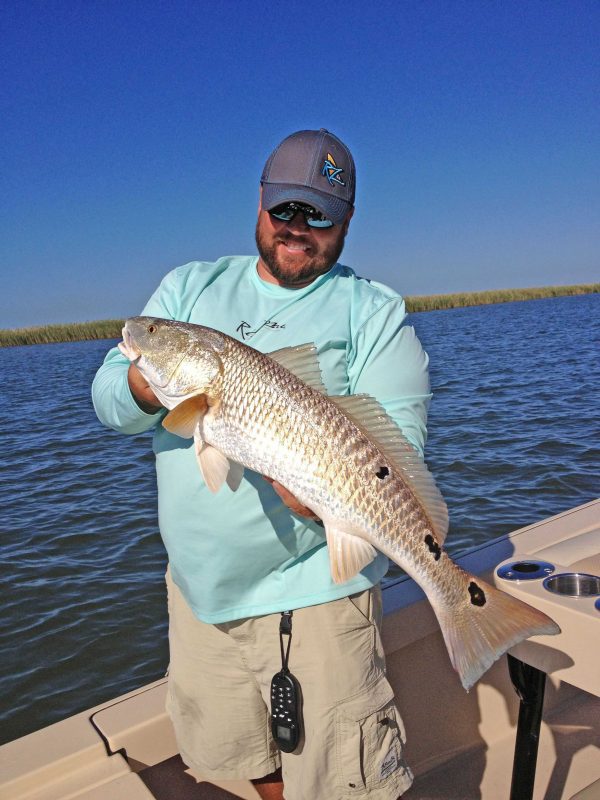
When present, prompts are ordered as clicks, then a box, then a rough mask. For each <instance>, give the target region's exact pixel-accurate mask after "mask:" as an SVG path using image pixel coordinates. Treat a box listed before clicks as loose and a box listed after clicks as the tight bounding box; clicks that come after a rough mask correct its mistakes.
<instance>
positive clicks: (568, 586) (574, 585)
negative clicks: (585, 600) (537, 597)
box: [543, 572, 600, 597]
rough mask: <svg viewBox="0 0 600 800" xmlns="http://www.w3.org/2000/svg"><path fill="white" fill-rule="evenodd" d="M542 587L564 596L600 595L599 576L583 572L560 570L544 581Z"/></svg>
mask: <svg viewBox="0 0 600 800" xmlns="http://www.w3.org/2000/svg"><path fill="white" fill-rule="evenodd" d="M543 586H544V589H547V590H548V591H549V592H553V593H554V594H560V595H563V596H564V597H597V596H598V595H600V577H599V576H598V575H586V574H585V573H583V572H561V573H560V574H558V575H551V576H550V577H549V578H546V580H545V581H544V584H543Z"/></svg>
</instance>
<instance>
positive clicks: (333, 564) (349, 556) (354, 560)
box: [325, 525, 377, 583]
mask: <svg viewBox="0 0 600 800" xmlns="http://www.w3.org/2000/svg"><path fill="white" fill-rule="evenodd" d="M325 533H326V534H327V548H328V550H329V567H330V569H331V577H332V578H333V580H334V581H335V583H345V581H348V580H350V578H352V577H353V576H354V575H356V573H357V572H360V571H361V569H363V568H364V567H366V566H367V564H370V563H371V561H373V559H374V558H375V556H376V555H377V550H375V548H374V547H373V545H371V544H369V543H368V542H365V540H364V539H360V538H359V537H358V536H354V534H352V533H347V532H346V531H344V530H341V529H340V528H333V527H331V526H330V525H326V526H325Z"/></svg>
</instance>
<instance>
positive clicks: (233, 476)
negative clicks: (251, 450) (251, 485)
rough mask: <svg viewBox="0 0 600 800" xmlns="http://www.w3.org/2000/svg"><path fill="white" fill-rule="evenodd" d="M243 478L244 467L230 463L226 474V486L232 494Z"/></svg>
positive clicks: (234, 462)
mask: <svg viewBox="0 0 600 800" xmlns="http://www.w3.org/2000/svg"><path fill="white" fill-rule="evenodd" d="M243 477H244V467H243V466H242V465H241V464H238V462H237V461H230V462H229V472H228V473H227V486H229V488H230V489H231V491H232V492H235V491H236V490H237V489H238V488H239V485H240V483H241V482H242V478H243Z"/></svg>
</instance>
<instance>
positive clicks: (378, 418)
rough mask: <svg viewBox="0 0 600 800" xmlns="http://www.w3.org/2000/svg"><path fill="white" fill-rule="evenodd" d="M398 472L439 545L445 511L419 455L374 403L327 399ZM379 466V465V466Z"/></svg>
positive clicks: (361, 399)
mask: <svg viewBox="0 0 600 800" xmlns="http://www.w3.org/2000/svg"><path fill="white" fill-rule="evenodd" d="M329 399H330V400H331V401H333V402H334V403H335V404H336V405H337V407H338V408H339V409H341V410H342V411H343V412H344V413H345V414H346V416H347V417H349V418H350V419H351V420H352V421H353V422H354V423H355V425H357V426H358V427H359V428H360V429H361V431H362V432H363V433H365V434H366V435H367V436H368V437H369V439H370V440H371V441H372V442H373V444H375V445H376V446H377V447H378V448H379V449H380V450H381V452H382V454H383V455H384V456H385V457H386V459H388V460H389V461H390V465H391V466H393V467H394V468H395V469H397V470H399V472H400V476H401V477H402V479H403V480H405V481H406V483H407V484H408V485H409V486H410V488H411V489H412V491H413V492H414V493H415V495H416V497H417V499H418V500H419V502H420V503H421V505H422V506H423V508H424V510H425V512H426V514H427V516H428V517H429V520H430V522H431V526H432V529H433V533H434V534H435V536H436V539H437V541H438V544H440V545H441V544H443V543H444V540H445V538H446V534H447V533H448V508H447V506H446V502H445V500H444V498H443V497H442V495H441V492H440V490H439V489H438V487H437V486H436V483H435V480H434V478H433V475H432V474H431V472H429V470H428V469H427V464H425V462H424V461H423V459H422V458H421V456H420V455H419V453H417V451H416V450H415V449H414V447H413V446H412V445H411V444H410V442H409V441H408V440H407V439H406V438H405V436H404V434H403V433H402V431H401V430H400V428H399V427H398V426H397V425H396V423H395V422H394V421H393V420H392V419H391V418H390V417H389V416H388V414H387V412H386V411H385V409H384V408H383V406H381V405H380V404H379V403H378V402H377V400H375V399H374V398H373V397H371V396H370V395H368V394H356V395H344V396H339V397H330V398H329ZM382 466H383V465H382Z"/></svg>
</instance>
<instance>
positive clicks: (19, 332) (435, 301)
mask: <svg viewBox="0 0 600 800" xmlns="http://www.w3.org/2000/svg"><path fill="white" fill-rule="evenodd" d="M599 292H600V283H582V284H577V285H573V286H544V287H539V288H532V289H497V290H490V291H485V292H457V293H455V294H433V295H416V296H413V297H405V298H404V300H405V302H406V309H407V311H409V312H413V313H415V312H419V311H439V310H443V309H449V308H466V307H467V306H481V305H491V304H493V303H511V302H515V301H518V300H541V299H543V298H547V297H571V296H574V295H582V294H598V293H599ZM122 327H123V320H120V319H107V320H101V321H99V322H73V323H65V324H57V325H39V326H36V327H30V328H14V329H0V347H14V346H17V345H26V344H56V343H58V342H82V341H87V340H96V339H119V338H120V337H121V328H122Z"/></svg>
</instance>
